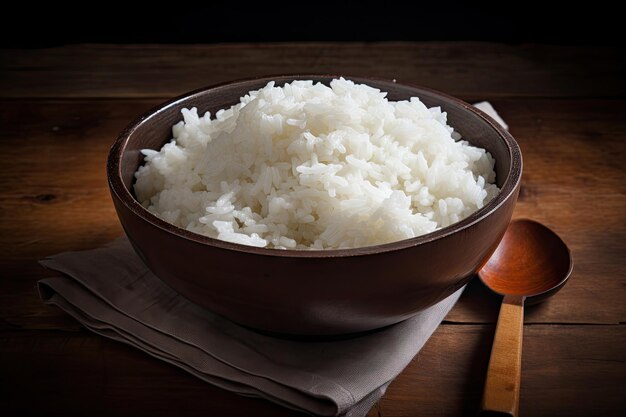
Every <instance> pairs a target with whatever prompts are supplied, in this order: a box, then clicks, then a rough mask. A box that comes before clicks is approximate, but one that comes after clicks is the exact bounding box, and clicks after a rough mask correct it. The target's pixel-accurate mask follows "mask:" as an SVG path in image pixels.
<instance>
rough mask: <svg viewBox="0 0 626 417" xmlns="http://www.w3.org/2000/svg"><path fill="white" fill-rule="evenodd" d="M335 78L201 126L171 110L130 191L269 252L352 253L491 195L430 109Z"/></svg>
mask: <svg viewBox="0 0 626 417" xmlns="http://www.w3.org/2000/svg"><path fill="white" fill-rule="evenodd" d="M385 96H386V93H384V92H381V91H380V90H377V89H375V88H372V87H369V86H367V85H363V84H355V83H353V82H352V81H349V80H345V79H343V78H341V79H336V80H333V81H332V82H331V83H330V87H328V86H325V85H323V84H321V83H317V84H314V83H313V82H312V81H294V82H292V83H290V84H285V86H284V87H276V86H275V85H274V82H270V83H268V84H267V86H265V87H264V88H262V89H260V90H258V91H251V92H249V93H248V94H247V95H246V96H245V97H242V98H241V101H240V103H239V104H237V105H234V106H232V107H231V108H229V109H224V110H220V111H218V112H217V114H216V115H215V119H214V120H211V115H210V114H209V113H206V114H204V116H202V117H200V116H198V114H197V110H196V108H192V109H183V111H182V115H183V118H184V120H183V121H181V122H179V123H177V124H176V125H174V127H173V129H172V131H173V136H174V138H173V139H172V140H171V141H170V142H169V143H167V144H165V145H164V146H163V148H162V149H161V150H160V151H158V152H157V151H155V150H149V149H146V150H144V151H143V154H144V155H145V161H146V163H145V165H143V166H142V167H140V168H139V170H138V171H137V173H136V178H137V182H136V184H135V192H136V195H137V197H138V199H139V201H140V202H141V203H142V204H143V205H144V206H145V207H147V208H148V210H150V211H151V212H152V213H154V214H156V215H157V216H159V217H161V218H163V219H164V220H166V221H167V222H170V223H173V224H174V225H176V226H179V227H182V228H184V229H187V230H190V231H192V232H195V233H199V234H203V235H207V236H210V237H214V238H217V239H221V240H225V241H228V242H235V243H241V244H244V245H252V246H260V247H269V248H279V249H285V248H288V249H292V248H297V249H330V248H353V247H360V246H368V245H374V244H379V243H387V242H393V241H397V240H402V239H408V238H412V237H415V236H419V235H423V234H425V233H430V232H432V231H434V230H437V229H439V228H441V227H445V226H448V225H450V224H452V223H455V222H458V221H459V220H461V219H463V218H465V217H467V216H468V215H469V214H471V213H472V212H474V211H476V210H477V209H479V208H481V207H482V206H483V205H484V204H486V203H487V202H488V201H489V200H491V199H492V198H493V197H494V196H495V195H496V194H497V193H498V192H499V189H498V188H497V186H496V185H494V181H495V172H494V169H493V167H494V160H493V158H492V157H491V155H490V154H489V153H487V152H485V150H484V149H481V148H477V147H474V146H471V145H470V144H469V143H468V142H467V141H464V140H460V135H458V134H457V133H456V132H454V130H453V128H452V127H450V126H448V125H447V124H446V113H444V112H442V111H441V108H439V107H433V108H430V109H429V108H427V107H426V106H425V105H424V104H423V103H422V102H421V101H420V100H419V99H418V98H416V97H413V98H411V99H410V100H408V101H398V102H393V101H388V100H387V99H386V98H385Z"/></svg>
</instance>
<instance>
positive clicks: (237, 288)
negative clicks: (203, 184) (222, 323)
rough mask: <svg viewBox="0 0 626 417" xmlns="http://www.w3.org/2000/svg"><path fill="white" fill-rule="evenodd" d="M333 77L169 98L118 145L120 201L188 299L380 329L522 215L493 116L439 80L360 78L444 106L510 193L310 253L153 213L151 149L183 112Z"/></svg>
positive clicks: (265, 318) (391, 93)
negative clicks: (138, 184)
mask: <svg viewBox="0 0 626 417" xmlns="http://www.w3.org/2000/svg"><path fill="white" fill-rule="evenodd" d="M333 78H336V77H332V76H318V75H298V76H293V75H292V76H278V77H267V78H258V79H252V80H244V81H236V82H232V83H227V84H222V85H218V86H214V87H209V88H206V89H202V90H198V91H194V92H192V93H189V94H186V95H184V96H182V97H179V98H176V99H174V100H172V101H169V102H167V103H165V104H163V105H161V106H159V107H158V108H156V109H154V110H152V111H150V112H148V113H146V114H144V115H143V116H141V117H140V118H138V119H137V120H136V121H134V122H133V123H131V124H130V125H129V126H128V127H127V128H126V129H125V130H124V131H123V132H122V133H121V134H120V136H119V138H118V139H117V141H116V142H115V144H114V145H113V147H112V148H111V152H110V154H109V159H108V163H107V174H108V179H109V186H110V188H111V195H112V197H113V202H114V204H115V209H116V210H117V214H118V216H119V218H120V221H121V223H122V225H123V226H124V230H125V231H126V234H127V235H128V238H129V239H130V241H131V242H132V244H133V246H134V248H135V250H136V251H137V253H138V254H139V255H140V256H141V258H142V259H143V260H144V261H145V263H146V265H147V266H148V267H149V268H150V269H151V270H152V271H153V272H154V273H155V274H156V275H157V276H158V277H159V278H160V279H162V280H163V281H165V282H166V283H167V284H169V285H170V286H171V287H172V288H173V289H175V290H176V291H178V292H180V293H181V294H182V295H184V296H185V297H187V298H188V299H189V300H191V301H193V302H195V303H197V304H199V305H201V306H204V307H206V308H208V309H210V310H212V311H214V312H215V313H217V314H220V315H222V316H224V317H227V318H229V319H231V320H233V321H234V322H237V323H240V324H243V325H246V326H250V327H253V328H257V329H261V330H265V331H270V332H277V333H283V334H293V335H337V334H348V333H355V332H362V331H366V330H371V329H376V328H379V327H383V326H387V325H390V324H393V323H397V322H400V321H402V320H404V319H406V318H408V317H411V316H412V315H413V314H415V313H416V312H418V311H420V310H422V309H424V308H426V307H428V306H430V305H432V304H434V303H436V302H437V301H439V300H442V299H443V298H445V297H446V296H448V295H450V294H452V293H453V292H454V291H456V290H457V289H458V288H460V287H461V286H462V285H464V284H465V283H466V282H467V281H468V280H469V279H470V278H471V277H472V275H473V274H474V273H475V272H476V271H477V270H478V269H479V268H480V267H481V266H482V265H483V263H484V262H486V260H487V258H488V257H489V256H490V255H491V253H492V252H493V251H494V250H495V248H496V246H497V244H498V242H499V241H500V239H501V238H502V236H503V234H504V231H505V230H506V228H507V225H508V224H509V221H510V220H511V215H512V213H513V207H514V205H515V202H516V200H517V195H518V192H519V186H520V178H521V175H522V156H521V153H520V149H519V146H518V145H517V143H516V142H515V140H514V139H513V137H511V135H509V134H508V133H507V132H506V131H505V130H503V129H502V128H501V127H500V126H499V125H498V124H497V123H496V122H494V121H493V120H492V119H491V118H489V117H488V116H486V115H485V114H483V113H482V112H480V111H478V110H476V109H475V108H473V107H472V106H470V105H469V104H467V103H464V102H462V101H460V100H458V99H455V98H453V97H450V96H448V95H445V94H442V93H439V92H437V91H433V90H430V89H426V88H422V87H418V86H414V85H409V84H400V83H395V82H392V81H384V80H377V79H363V78H354V77H349V78H351V79H352V80H354V81H356V82H359V83H366V84H369V85H370V86H373V87H376V88H379V89H381V90H383V91H387V92H388V98H389V99H390V100H401V99H407V98H409V97H411V96H417V97H419V98H420V99H421V100H422V101H423V102H424V103H425V104H426V105H428V106H429V107H430V106H441V107H442V108H443V110H444V111H446V112H447V113H448V122H449V124H450V125H451V126H453V127H454V128H455V129H456V130H458V131H459V132H460V133H461V134H462V135H463V136H464V137H465V138H468V139H469V140H470V141H471V143H473V144H474V145H477V146H480V147H483V148H486V149H487V150H488V151H489V152H491V154H492V155H493V156H494V157H495V159H496V173H497V183H498V186H499V187H500V188H501V189H502V191H501V193H500V194H499V195H498V196H497V197H496V198H495V199H494V200H492V201H491V202H490V203H489V204H487V205H486V206H485V207H483V208H482V209H480V210H478V211H477V212H475V213H474V214H472V215H471V216H469V217H468V218H466V219H465V220H463V221H461V222H459V223H456V224H454V225H452V226H449V227H446V228H443V229H441V230H438V231H436V232H433V233H430V234H427V235H424V236H421V237H417V238H413V239H408V240H402V241H398V242H394V243H388V244H384V245H377V246H368V247H363V248H356V249H344V250H326V251H299V250H277V249H265V248H255V247H250V246H243V245H239V244H234V243H228V242H223V241H220V240H216V239H212V238H209V237H206V236H201V235H198V234H195V233H191V232H188V231H186V230H183V229H180V228H178V227H176V226H173V225H171V224H169V223H167V222H165V221H163V220H161V219H160V218H158V217H156V216H154V215H153V214H151V213H149V212H148V210H146V209H145V208H144V207H143V206H142V205H141V204H139V203H138V202H137V200H136V199H135V197H134V193H133V182H134V173H135V171H136V170H137V168H138V167H139V166H140V165H141V164H142V162H143V158H142V156H141V154H140V150H141V149H144V148H149V149H160V148H161V146H162V145H163V144H164V143H165V142H166V141H168V140H169V139H170V138H171V135H172V133H171V129H172V125H174V124H175V123H176V122H178V121H179V120H181V119H182V117H181V114H180V110H181V109H182V108H184V107H193V106H195V107H197V108H198V112H199V113H201V114H202V113H204V112H205V111H210V112H211V113H212V114H215V112H216V111H217V110H219V109H222V108H225V107H230V106H231V105H233V104H235V103H237V102H238V100H239V97H241V96H243V95H245V94H246V93H247V92H248V91H250V90H255V89H259V88H261V87H263V86H265V84H267V82H268V81H270V80H275V81H276V83H277V85H282V84H284V83H285V82H290V81H292V80H294V79H313V80H315V81H321V82H323V83H328V82H329V81H330V80H332V79H333Z"/></svg>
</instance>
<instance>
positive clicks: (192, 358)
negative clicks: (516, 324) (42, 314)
mask: <svg viewBox="0 0 626 417" xmlns="http://www.w3.org/2000/svg"><path fill="white" fill-rule="evenodd" d="M475 106H476V107H477V108H479V109H481V110H482V111H484V112H485V113H487V114H489V115H490V116H491V117H493V118H494V119H495V120H496V121H497V122H498V123H500V124H501V125H503V127H504V128H505V129H507V128H508V126H507V125H506V123H505V122H504V121H503V120H502V118H501V117H500V116H499V115H498V113H497V112H496V111H495V110H494V108H493V107H492V106H491V104H490V103H488V102H481V103H477V104H475ZM41 263H42V264H43V265H44V266H46V267H48V268H50V269H53V270H56V271H59V272H61V273H63V274H65V275H64V276H59V277H56V278H47V279H43V280H41V281H39V283H38V286H39V293H40V295H41V298H42V299H43V300H44V302H46V303H47V304H54V305H57V306H59V307H60V308H61V309H63V310H64V311H65V312H67V313H68V314H70V315H71V316H73V317H74V318H76V319H77V320H78V321H79V322H80V323H82V324H83V325H84V326H85V327H87V328H88V329H90V330H92V331H93V332H95V333H98V334H101V335H103V336H105V337H108V338H111V339H114V340H118V341H120V342H123V343H127V344H129V345H131V346H135V347H136V348H138V349H141V350H143V351H145V352H146V353H148V354H150V355H152V356H154V357H156V358H158V359H161V360H163V361H166V362H169V363H171V364H173V365H176V366H178V367H180V368H182V369H184V370H186V371H187V372H189V373H191V374H193V375H195V376H196V377H198V378H200V379H202V380H204V381H206V382H209V383H211V384H213V385H216V386H218V387H222V388H224V389H227V390H229V391H233V392H236V393H238V394H241V395H246V396H254V397H261V398H266V399H268V400H270V401H273V402H275V403H278V404H281V405H283V406H285V407H289V408H292V409H295V410H300V411H304V412H308V413H311V414H317V415H323V416H336V415H342V416H349V417H362V416H365V415H366V414H367V412H368V411H369V410H370V408H371V407H372V406H373V405H374V404H375V403H376V401H378V400H379V399H380V397H382V396H383V394H384V393H385V390H386V389H387V387H388V386H389V384H390V383H391V381H392V380H393V379H394V378H395V377H396V376H398V374H399V373H400V372H401V371H402V370H403V369H404V368H405V367H406V366H407V365H408V364H409V362H410V361H411V359H412V358H413V357H414V356H415V355H416V354H417V353H418V352H419V351H420V349H421V348H422V346H424V344H425V343H426V341H427V340H428V338H429V337H430V336H431V334H432V333H433V332H434V331H435V329H436V328H437V326H438V325H439V323H440V322H441V321H442V320H443V318H444V317H445V316H446V314H447V313H448V311H450V309H451V308H452V306H453V305H454V304H455V303H456V301H457V300H458V298H459V297H460V295H461V293H462V291H463V288H462V289H460V290H459V291H457V292H456V293H454V294H452V295H451V296H449V297H448V298H446V299H445V300H443V301H441V302H439V303H438V304H436V305H434V306H432V307H430V308H428V309H426V310H424V311H422V312H420V313H418V314H417V315H415V316H414V317H412V318H410V319H408V320H406V321H404V322H402V323H399V324H396V325H394V326H391V327H388V328H386V329H383V330H379V331H377V332H374V333H370V334H367V335H363V336H359V337H355V338H351V339H345V340H337V341H327V342H304V341H293V340H286V339H279V338H274V337H270V336H266V335H262V334H259V333H256V332H254V331H252V330H249V329H246V328H243V327H241V326H238V325H237V324H234V323H232V322H230V321H228V320H226V319H224V318H222V317H219V316H216V315H215V314H212V313H211V312H209V311H207V310H205V309H203V308H201V307H199V306H197V305H195V304H193V303H191V302H190V301H188V300H186V299H185V298H183V297H182V296H180V295H179V294H178V293H176V292H175V291H174V290H172V289H171V288H169V287H168V286H167V285H165V284H164V283H163V282H161V281H160V280H159V279H158V278H156V277H155V276H154V275H153V274H152V273H151V272H150V271H149V270H148V269H147V267H146V266H145V265H144V264H143V263H142V261H141V260H140V259H139V257H138V256H137V255H136V254H135V252H134V250H133V249H132V247H131V245H130V243H129V242H128V240H127V239H126V238H120V239H118V240H117V241H115V242H113V243H112V244H110V245H109V246H107V247H105V248H100V249H95V250H91V251H85V252H67V253H62V254H59V255H55V256H52V257H50V258H47V259H44V260H42V261H41Z"/></svg>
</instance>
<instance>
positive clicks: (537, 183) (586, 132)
mask: <svg viewBox="0 0 626 417" xmlns="http://www.w3.org/2000/svg"><path fill="white" fill-rule="evenodd" d="M624 58H625V54H624V52H623V50H620V49H610V48H601V47H580V48H578V47H559V46H536V45H517V46H510V45H499V44H488V43H423V44H415V43H390V44H385V43H383V44H380V43H378V44H377V43H375V44H349V43H348V44H332V43H315V44H306V45H302V44H298V45H295V44H280V45H275V44H274V45H272V44H267V45H215V46H147V47H146V46H123V47H120V46H108V45H98V46H92V45H80V46H71V47H60V48H53V49H43V50H5V51H1V52H0V87H1V88H0V125H1V126H2V128H1V130H0V140H1V142H0V143H1V144H2V151H1V152H0V249H1V251H0V271H1V273H0V375H1V376H0V407H2V411H1V412H0V413H1V414H2V415H17V414H19V415H24V414H41V415H61V414H62V415H64V416H67V415H86V414H89V415H144V414H145V415H192V414H193V415H208V416H212V415H215V416H250V415H259V416H290V415H293V416H295V415H298V414H297V413H294V412H291V411H288V410H285V409H282V408H280V407H278V406H275V405H273V404H271V403H268V402H264V401H261V400H253V399H248V398H242V397H239V396H236V395H234V394H231V393H228V392H225V391H222V390H219V389H217V388H214V387H212V386H209V385H207V384H205V383H202V382H200V381H198V380H196V379H195V378H193V377H191V376H188V375H187V374H186V373H184V372H183V371H180V370H178V369H177V368H174V367H173V366H170V365H167V364H164V363H161V362H158V361H156V360H154V359H152V358H150V357H148V356H147V355H145V354H142V353H141V352H138V351H136V350H134V349H132V348H130V347H127V346H124V345H121V344H119V343H115V342H112V341H109V340H106V339H104V338H101V337H99V336H95V335H92V334H91V333H89V332H87V331H86V330H84V329H82V328H81V326H79V325H78V324H77V323H76V322H75V321H73V320H72V319H70V318H69V317H67V316H66V315H65V314H63V313H62V312H61V311H60V310H58V309H56V308H52V307H47V306H44V305H43V304H42V303H41V302H40V301H39V299H38V297H37V294H36V291H35V285H34V284H35V282H36V280H37V279H39V278H41V277H44V276H46V275H48V274H50V273H49V272H48V271H46V270H44V269H43V268H42V267H40V266H38V265H37V263H36V260H37V259H39V258H41V257H44V256H46V255H50V254H54V253H57V252H59V251H65V250H80V249H87V248H94V247H97V246H100V245H102V244H104V243H106V242H108V241H110V240H112V239H114V238H115V237H117V236H118V235H120V234H121V227H120V226H119V223H118V221H117V219H116V216H115V213H114V210H113V207H112V204H111V202H110V198H109V195H108V189H107V185H106V178H105V172H104V161H105V158H106V154H107V151H108V148H109V146H110V145H111V143H112V141H113V140H114V138H115V136H116V134H117V133H118V132H119V131H120V130H121V129H122V128H123V127H124V125H125V124H126V123H128V122H129V121H130V120H132V119H133V118H134V117H135V116H136V115H138V114H139V113H141V112H143V111H145V110H147V109H149V108H151V107H153V106H155V105H157V104H158V103H159V102H160V101H162V99H163V98H168V97H171V96H173V95H176V94H179V93H182V92H184V91H186V90H190V89H193V88H197V87H201V86H204V85H208V84H211V83H215V82H221V81H227V80H229V79H233V78H241V77H247V76H255V75H265V74H271V73H298V72H317V73H341V74H350V75H355V76H357V75H358V76H378V77H387V78H396V79H398V80H399V81H407V82H414V83H419V84H422V85H425V86H429V87H433V88H438V89H441V90H444V91H446V92H449V93H452V94H455V95H457V96H460V97H461V98H463V99H466V100H480V99H489V100H490V101H491V102H492V103H493V105H494V107H495V108H496V109H497V110H498V111H499V112H500V113H501V114H502V116H503V117H504V119H505V120H506V121H507V122H508V123H509V125H510V129H511V132H512V133H513V135H514V136H515V137H516V138H517V139H518V141H519V143H520V146H521V148H522V151H523V154H524V164H525V170H524V177H523V183H522V191H521V195H520V200H519V203H518V205H517V207H516V212H515V216H516V217H531V218H533V219H535V220H538V221H540V222H542V223H544V224H546V225H547V226H549V227H551V228H552V229H553V230H555V231H556V232H558V233H559V234H560V235H561V236H562V238H563V239H564V240H565V242H566V243H567V244H568V245H569V246H570V248H571V250H572V253H573V256H574V260H575V267H574V272H573V274H572V277H571V279H570V282H569V283H568V284H567V286H566V287H565V288H563V289H562V290H561V292H559V293H558V294H557V295H556V296H555V297H554V298H553V299H551V300H549V301H548V302H546V303H544V304H542V305H539V306H535V307H529V308H527V309H526V318H525V323H526V324H525V329H524V348H523V350H524V353H523V360H522V387H521V401H520V415H522V416H524V415H527V416H554V415H570V416H589V415H594V416H595V415H598V416H601V415H602V416H618V415H622V414H623V412H624V410H626V400H625V398H626V364H625V362H626V326H625V325H624V324H625V323H626V304H625V303H624V300H625V295H626V256H625V254H626V181H624V175H625V174H626V169H625V168H624V164H625V163H626V121H625V119H624V114H626V79H625V77H624V74H625V73H626V71H625V70H626V64H625V61H626V60H625V59H624ZM499 304H500V300H499V299H498V298H497V297H495V296H493V295H491V294H490V293H489V292H488V291H487V290H486V289H484V288H483V287H482V286H481V285H480V283H479V282H477V281H473V282H472V284H470V286H469V287H468V289H467V291H466V293H465V294H464V295H463V297H462V298H461V300H460V301H459V303H458V304H457V306H456V307H455V308H454V309H453V311H452V312H451V313H450V314H449V315H448V317H447V318H446V321H445V322H444V324H442V326H440V328H439V329H438V330H437V331H436V332H435V334H434V335H433V337H432V339H431V340H429V341H428V343H427V344H426V346H425V347H424V349H423V351H422V352H421V353H420V354H419V355H418V356H417V357H416V358H415V359H414V360H413V362H412V363H411V364H410V365H409V366H408V367H407V369H406V370H405V371H404V372H403V373H402V374H401V375H400V376H399V377H398V378H397V379H396V380H395V381H394V382H393V383H392V384H391V386H390V388H389V390H388V392H387V394H386V395H385V396H384V397H383V398H382V400H381V401H380V402H379V403H378V404H377V405H376V406H375V407H374V408H373V409H372V411H371V412H370V414H369V416H370V417H374V416H385V417H400V416H416V415H420V416H460V415H472V414H473V413H474V412H475V411H476V410H478V408H479V405H480V398H481V394H482V387H483V384H484V378H485V375H486V370H487V362H488V359H489V349H490V347H491V343H492V338H493V332H494V323H495V320H496V318H497V313H498V306H499Z"/></svg>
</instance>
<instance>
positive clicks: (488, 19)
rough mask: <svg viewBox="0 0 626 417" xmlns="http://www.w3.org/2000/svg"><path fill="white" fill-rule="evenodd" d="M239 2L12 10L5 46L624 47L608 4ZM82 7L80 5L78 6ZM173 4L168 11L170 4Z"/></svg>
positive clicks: (531, 1)
mask: <svg viewBox="0 0 626 417" xmlns="http://www.w3.org/2000/svg"><path fill="white" fill-rule="evenodd" d="M572 3H573V2H552V1H548V0H546V1H536V0H529V1H515V2H511V1H507V0H502V1H499V2H494V1H473V2H468V1H455V0H452V1H433V2H424V1H406V2H394V1H386V0H381V1H378V2H370V1H361V2H345V1H335V2H296V1H293V2H268V1H265V2H263V3H262V4H260V5H255V6H246V5H245V4H243V3H237V2H233V1H222V2H205V3H200V4H192V3H189V2H169V3H167V4H168V5H169V6H160V4H161V3H159V4H157V3H145V4H143V5H136V3H130V2H128V4H122V5H120V4H112V3H102V2H89V3H83V5H82V6H74V7H70V6H64V5H62V4H58V3H56V2H54V3H53V2H50V3H49V4H47V5H44V6H39V5H35V4H31V3H26V2H23V3H20V4H13V5H12V6H11V7H12V8H11V9H10V10H8V11H5V12H4V13H3V14H4V16H3V25H2V27H1V29H0V30H1V31H2V37H1V38H0V39H1V41H0V42H2V45H1V46H4V47H46V46H56V45H64V44H73V43H216V42H280V41H403V40H404V41H422V40H424V41H436V40H442V41H446V40H474V41H499V42H507V43H522V42H539V43H552V44H578V45H584V44H605V45H616V44H618V42H619V40H620V38H622V37H623V36H622V32H623V26H624V22H623V20H624V17H623V15H622V14H621V13H618V12H616V11H615V10H613V9H612V8H611V7H610V6H609V5H608V2H605V1H600V2H598V1H595V2H594V1H587V2H578V3H580V4H583V5H580V6H578V5H574V4H572ZM77 4H80V3H77ZM163 4H165V3H163Z"/></svg>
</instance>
